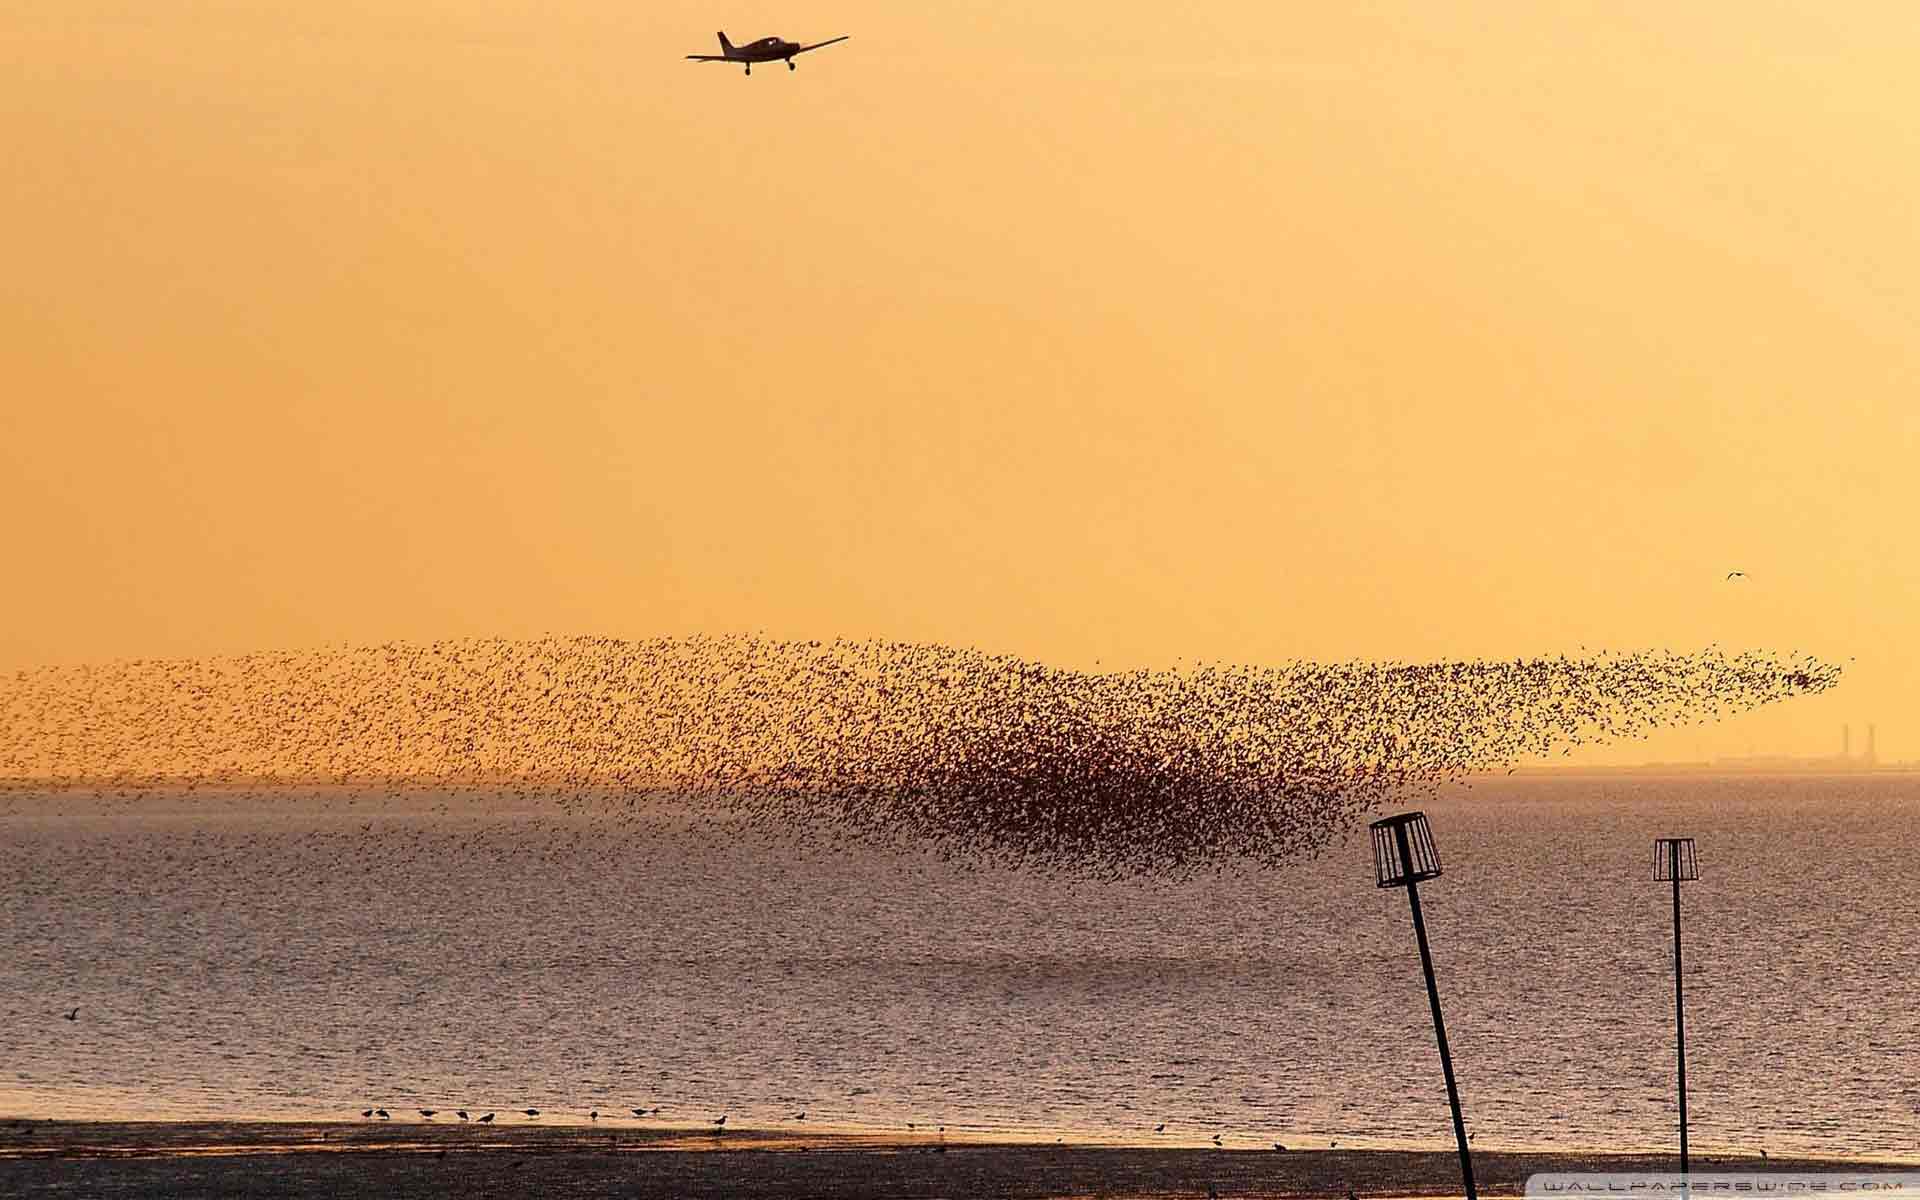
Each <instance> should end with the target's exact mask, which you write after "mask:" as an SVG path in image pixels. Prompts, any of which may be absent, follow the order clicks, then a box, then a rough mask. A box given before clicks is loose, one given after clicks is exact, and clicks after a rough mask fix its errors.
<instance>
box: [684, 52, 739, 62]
mask: <svg viewBox="0 0 1920 1200" xmlns="http://www.w3.org/2000/svg"><path fill="white" fill-rule="evenodd" d="M687 61H688V62H732V61H733V60H732V59H730V58H728V57H727V56H726V55H724V54H689V55H687Z"/></svg>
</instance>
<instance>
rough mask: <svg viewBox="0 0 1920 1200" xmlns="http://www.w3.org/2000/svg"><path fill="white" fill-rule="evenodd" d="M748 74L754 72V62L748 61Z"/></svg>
mask: <svg viewBox="0 0 1920 1200" xmlns="http://www.w3.org/2000/svg"><path fill="white" fill-rule="evenodd" d="M747 74H749V75H751V74H753V64H752V63H748V64H747Z"/></svg>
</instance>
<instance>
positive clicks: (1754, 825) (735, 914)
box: [0, 775, 1920, 1155]
mask: <svg viewBox="0 0 1920 1200" xmlns="http://www.w3.org/2000/svg"><path fill="white" fill-rule="evenodd" d="M1425 807H1426V808H1427V810H1428V812H1429V814H1430V815H1431V818H1432V822H1433V829H1434V833H1435V836H1436V839H1437V841H1438V844H1439V848H1440V852H1441V855H1442V858H1443V861H1444V865H1445V870H1446V873H1445V875H1444V877H1443V878H1441V879H1438V880H1435V881H1433V882H1431V883H1429V884H1428V885H1426V887H1425V888H1424V889H1423V890H1422V900H1423V903H1424V906H1425V908H1426V913H1427V921H1428V927H1429V931H1430V933H1431V936H1432V939H1433V947H1434V956H1435V962H1436V966H1437V969H1438V972H1439V978H1440V990H1441V999H1442V1002H1443V1003H1444V1005H1445V1011H1446V1017H1447V1025H1448V1034H1449V1037H1450V1040H1451V1042H1452V1045H1453V1051H1454V1056H1455V1064H1456V1068H1457V1070H1458V1073H1459V1078H1460V1085H1461V1090H1462V1094H1463V1098H1464V1101H1465V1106H1466V1113H1467V1121H1468V1124H1469V1127H1470V1129H1471V1130H1472V1131H1473V1132H1474V1133H1475V1135H1476V1142H1475V1144H1476V1146H1479V1147H1487V1148H1491V1147H1549V1148H1562V1149H1568V1148H1648V1149H1658V1148H1663V1147H1667V1146H1669V1145H1671V1144H1672V1143H1673V1141H1674V1136H1675V1135H1674V1122H1675V1114H1674V1100H1673V1083H1674V1080H1673V1075H1674V1062H1673V982H1672V966H1673V963H1672V957H1671V955H1672V944H1671V936H1672V930H1671V917H1672V914H1671V908H1670V904H1671V897H1670V894H1669V892H1668V891H1667V889H1666V886H1665V885H1660V884H1655V883H1653V882H1652V881H1651V879H1650V865H1651V858H1652V850H1651V843H1652V839H1653V838H1654V837H1655V836H1656V835H1661V834H1680V835H1688V836H1692V837H1694V838H1696V839H1697V840H1698V844H1699V856H1700V863H1701V872H1702V878H1701V880H1700V881H1699V882H1698V883H1693V884H1688V885H1686V889H1685V895H1684V904H1685V921H1686V966H1687V1045H1688V1051H1689V1055H1688V1078H1689V1082H1690V1085H1691V1091H1690V1109H1691V1116H1692V1121H1693V1138H1694V1145H1695V1147H1696V1148H1697V1149H1701V1150H1706V1151H1711V1150H1714V1149H1716V1148H1724V1149H1729V1150H1733V1149H1739V1150H1754V1149H1757V1148H1760V1147H1765V1148H1766V1149H1767V1150H1768V1151H1769V1152H1771V1153H1776V1154H1778V1153H1782V1152H1787V1151H1797V1152H1809V1153H1821V1154H1836V1155H1868V1154H1873V1155H1879V1154H1899V1155H1916V1154H1920V987H1916V985H1920V827H1917V826H1916V822H1915V819H1914V818H1915V815H1916V813H1920V776H1905V777H1902V776H1891V775H1888V776H1877V777H1868V776H1853V777H1836V778H1791V779H1786V778H1775V779H1765V778H1741V779H1704V778H1701V779H1693V778H1687V779H1676V778H1668V779H1650V778H1554V779H1545V780H1542V779H1527V780H1524V781H1521V780H1520V779H1519V778H1518V777H1515V778H1513V779H1504V780H1502V781H1500V782H1499V783H1481V784H1478V785H1477V786H1476V787H1475V788H1474V789H1473V790H1471V791H1467V792H1455V793H1452V794H1450V795H1448V796H1446V797H1444V798H1442V799H1440V800H1435V801H1428V802H1427V803H1426V805H1425ZM0 900H4V909H3V910H0V914H3V915H0V1113H8V1114H18V1115H30V1116H36V1117H41V1116H58V1117H69V1118H125V1117H144V1118H184V1117H194V1118H205V1117H259V1116H265V1117H286V1118H303V1119H304V1118H336V1117H337V1118H353V1119H358V1113H359V1110H361V1109H363V1108H365V1107H368V1106H370V1105H384V1106H386V1107H387V1108H389V1109H391V1110H393V1111H394V1112H395V1113H396V1114H399V1113H402V1112H405V1113H407V1114H409V1115H410V1114H411V1112H412V1110H413V1109H415V1108H435V1109H440V1110H443V1111H446V1110H452V1109H455V1108H459V1107H463V1106H464V1107H466V1108H468V1109H469V1111H473V1110H498V1111H500V1112H501V1113H502V1114H503V1119H505V1116H504V1114H506V1113H507V1112H508V1111H509V1110H518V1109H522V1108H526V1107H529V1106H531V1107H534V1108H539V1109H541V1110H543V1116H542V1117H541V1118H540V1120H542V1121H543V1122H552V1121H568V1120H585V1119H586V1114H587V1112H588V1110H589V1109H593V1108H598V1109H599V1110H600V1111H601V1112H602V1113H610V1112H619V1113H625V1112H626V1111H627V1110H628V1109H630V1108H633V1107H647V1108H653V1107H655V1106H659V1107H661V1108H662V1109H663V1110H664V1111H662V1112H661V1113H660V1114H659V1115H658V1116H657V1117H649V1122H650V1123H656V1124H685V1125H687V1126H689V1127H692V1126H699V1125H703V1124H704V1123H705V1122H707V1121H708V1120H710V1119H712V1118H713V1117H716V1116H718V1115H720V1114H721V1113H726V1114H729V1124H730V1125H735V1126H742V1125H780V1124H782V1123H786V1122H790V1121H791V1119H792V1118H793V1116H794V1115H795V1114H797V1113H799V1112H802V1111H805V1112H806V1114H807V1118H806V1124H807V1127H816V1126H842V1127H846V1126H852V1127H860V1128H872V1129H881V1130H904V1129H905V1128H906V1126H907V1124H908V1123H910V1122H911V1123H913V1124H914V1125H915V1126H916V1127H918V1128H919V1129H920V1130H926V1129H927V1128H928V1127H929V1126H942V1125H944V1126H945V1127H946V1129H947V1131H948V1132H949V1134H958V1133H961V1132H962V1131H972V1132H992V1133H998V1134H1014V1135H1020V1136H1029V1135H1030V1136H1038V1137H1047V1138H1051V1137H1053V1136H1067V1137H1080V1138H1095V1139H1103V1140H1104V1139H1113V1140H1125V1141H1143V1142H1148V1143H1154V1142H1157V1141H1166V1142H1169V1143H1173V1142H1181V1143H1191V1142H1199V1141H1204V1140H1206V1139H1209V1138H1210V1137H1211V1136H1212V1135H1213V1134H1215V1133H1219V1134H1221V1135H1222V1137H1223V1140H1225V1141H1226V1143H1227V1144H1228V1145H1235V1144H1246V1145H1260V1146H1264V1145H1266V1144H1267V1143H1268V1142H1270V1141H1273V1140H1280V1141H1284V1142H1286V1143H1287V1144H1288V1145H1290V1146H1297V1147H1311V1146H1325V1145H1328V1144H1329V1143H1332V1142H1335V1141H1338V1142H1339V1143H1340V1144H1341V1145H1342V1146H1369V1145H1386V1146H1404V1147H1443V1146H1447V1145H1450V1144H1451V1142H1450V1138H1451V1130H1450V1125H1449V1123H1448V1116H1447V1107H1446V1098H1445V1091H1444V1086H1443V1084H1442V1081H1441V1075H1440V1068H1439V1062H1438V1058H1437V1056H1436V1052H1435V1049H1434V1043H1433V1030H1432V1025H1431V1021H1430V1019H1429V1015H1428V1010H1427V1001H1426V995H1425V991H1424V987H1423V985H1422V982H1421V977H1420V970H1419V960H1418V957H1417V952H1416V950H1415V945H1414V939H1413V930H1412V925H1411V922H1410V919H1409V916H1408V911H1407V903H1406V897H1405V895H1404V893H1402V892H1399V891H1380V890H1377V889H1376V888H1375V887H1374V885H1373V878H1372V864H1371V858H1370V855H1369V851H1368V849H1367V846H1366V842H1365V839H1364V831H1363V833H1362V834H1361V835H1356V836H1355V837H1354V838H1353V839H1351V840H1350V841H1349V842H1348V843H1347V844H1346V845H1345V846H1343V847H1340V848H1338V849H1337V850H1336V851H1334V852H1333V853H1330V854H1328V855H1326V856H1325V857H1322V858H1321V859H1319V860H1317V861H1312V862H1305V863H1301V864H1298V865H1296V866H1294V867H1292V868H1290V869H1286V870H1277V871H1271V872H1267V873H1255V874H1246V875H1228V876H1223V877H1208V878H1204V879H1199V880H1194V881H1191V882H1185V883H1181V884H1178V885H1171V884H1164V883H1147V882H1135V883H1127V884H1122V885H1101V884H1066V883H1062V882H1060V881H1058V880H1053V879H1046V878H1034V877H1029V876H1025V875H1021V874H1017V873H1012V872H1007V871H975V870H963V869H960V868H957V867H953V866H949V865H945V864H942V863H940V862H939V861H937V860H935V859H933V858H931V857H911V856H909V857H901V856H891V855H876V854H874V853H871V852H868V851H863V850H857V849H849V850H846V851H844V852H834V851H829V850H815V851H809V852H807V853H798V852H795V851H791V850H784V851H776V850H771V849H768V848H765V847H762V846H745V845H739V844H724V843H718V842H715V841H713V840H711V839H704V838H700V837H695V836H692V835H690V834H688V833H685V832H675V831H673V830H672V829H670V828H668V827H666V826H664V825H648V824H641V823H634V822H628V823H619V822H612V821H609V820H607V819H606V818H605V816H604V814H595V813H593V812H567V811H562V810H559V809H557V808H555V807H551V806H541V805H534V804H527V803H522V804H519V805H515V804H514V803H511V802H509V801H507V800H505V799H502V800H498V801H474V800H471V799H453V800H448V801H445V802H444V803H443V802H442V801H440V800H437V799H435V798H432V797H410V798H404V799H400V798H390V797H382V796H378V795H359V796H354V797H347V796H340V795H334V796H324V797H319V796H281V797H277V798H273V799H265V800H263V799H259V798H250V799H244V800H242V799H237V798H234V797H223V796H205V795H201V796H192V797H189V796H168V797H163V798H159V799H154V798H149V799H147V800H144V801H141V802H139V803H136V804H110V805H103V804H99V803H94V802H81V801H78V800H74V799H68V798H60V797H35V796H13V797H9V798H0ZM74 1005H78V1006H79V1008H80V1011H79V1014H78V1019H77V1020H72V1021H69V1020H67V1019H65V1017H64V1013H65V1011H66V1010H67V1009H69V1008H70V1007H72V1006H74ZM476 1115H477V1114H476ZM438 1119H441V1120H445V1119H446V1118H445V1117H444V1116H443V1117H441V1118H438ZM513 1119H514V1120H523V1119H524V1118H520V1117H514V1118H513ZM1161 1123H1165V1124H1166V1126H1167V1132H1166V1133H1165V1134H1160V1135H1156V1134H1154V1133H1152V1129H1153V1127H1154V1126H1155V1125H1157V1124H1161Z"/></svg>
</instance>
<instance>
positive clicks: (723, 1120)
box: [713, 1113, 727, 1129]
mask: <svg viewBox="0 0 1920 1200" xmlns="http://www.w3.org/2000/svg"><path fill="white" fill-rule="evenodd" d="M726 1123H727V1114H725V1113H721V1114H720V1118H719V1120H717V1121H715V1122H714V1123H713V1127H714V1128H715V1129H718V1128H720V1127H721V1126H722V1125H725V1124H726Z"/></svg>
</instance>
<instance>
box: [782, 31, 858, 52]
mask: <svg viewBox="0 0 1920 1200" xmlns="http://www.w3.org/2000/svg"><path fill="white" fill-rule="evenodd" d="M852 36H853V35H852V34H850V33H847V34H842V35H841V36H839V37H837V38H828V39H827V40H826V41H824V42H815V43H814V44H813V45H811V46H802V47H800V48H799V49H798V50H795V51H794V53H795V54H805V53H806V52H807V51H809V50H818V49H819V48H820V47H822V46H831V45H833V44H834V43H835V42H844V41H846V40H847V39H848V38H850V37H852Z"/></svg>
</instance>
